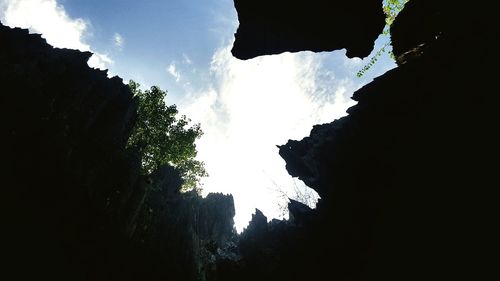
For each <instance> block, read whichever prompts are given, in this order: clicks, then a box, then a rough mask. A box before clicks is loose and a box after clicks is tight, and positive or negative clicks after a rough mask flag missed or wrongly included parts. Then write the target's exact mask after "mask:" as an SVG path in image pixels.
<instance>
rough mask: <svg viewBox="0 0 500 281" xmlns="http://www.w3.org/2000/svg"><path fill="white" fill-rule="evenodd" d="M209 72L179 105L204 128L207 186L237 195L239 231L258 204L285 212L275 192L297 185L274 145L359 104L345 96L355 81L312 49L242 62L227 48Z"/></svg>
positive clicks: (201, 149) (201, 147)
mask: <svg viewBox="0 0 500 281" xmlns="http://www.w3.org/2000/svg"><path fill="white" fill-rule="evenodd" d="M211 72H212V81H214V83H213V85H211V86H210V87H208V88H207V90H204V91H201V92H198V93H191V95H190V97H188V98H186V100H185V101H184V102H183V103H181V104H180V107H179V108H181V109H183V113H185V114H186V115H187V116H189V117H190V118H191V119H192V120H193V121H195V122H200V123H201V126H202V129H203V131H204V135H203V137H202V138H201V139H200V140H199V141H198V142H197V148H198V158H199V159H200V160H202V161H204V162H205V164H206V168H207V171H208V173H209V174H210V177H208V178H206V180H205V181H204V191H205V192H207V193H208V192H224V193H232V194H233V195H234V199H235V205H236V217H235V222H236V227H237V229H238V230H240V231H241V229H242V228H243V227H244V226H246V224H247V223H248V221H249V219H250V218H251V214H252V212H254V210H255V208H256V207H257V208H259V209H260V210H262V211H263V212H264V214H265V215H267V216H268V218H273V217H279V216H280V214H281V213H282V212H281V210H280V208H279V207H280V206H279V205H280V204H281V205H283V204H285V202H284V200H285V199H284V198H283V196H282V194H280V192H277V189H281V190H282V191H284V192H285V193H287V194H289V195H291V194H292V193H293V192H294V188H293V187H294V186H295V184H296V183H297V182H296V181H295V180H294V179H292V178H291V177H290V176H289V175H288V173H287V171H286V169H285V162H284V161H283V160H282V159H281V157H280V156H279V154H278V148H277V147H276V145H281V144H285V143H286V142H287V140H288V139H301V138H303V137H305V136H307V135H308V134H309V132H310V130H311V128H312V126H313V125H314V124H318V123H325V122H330V121H333V120H334V119H336V118H339V117H341V116H343V115H345V110H346V109H347V108H348V107H349V106H351V105H353V104H354V102H353V101H352V100H350V99H348V98H347V97H346V96H348V95H349V94H352V92H353V90H354V87H355V85H354V83H352V81H350V80H348V79H344V80H339V79H337V80H335V79H332V78H333V76H332V75H329V74H328V73H327V72H326V71H325V70H324V68H323V66H322V62H321V59H319V58H318V56H316V55H314V54H311V53H298V54H290V53H285V54H281V55H278V56H265V57H260V58H256V59H252V60H248V61H240V60H237V59H235V58H233V57H232V56H231V53H230V46H227V47H225V48H221V49H219V50H218V51H217V52H216V53H215V54H214V55H213V59H212V63H211ZM325 76H327V78H325ZM320 77H323V78H321V79H320ZM300 184H301V183H300Z"/></svg>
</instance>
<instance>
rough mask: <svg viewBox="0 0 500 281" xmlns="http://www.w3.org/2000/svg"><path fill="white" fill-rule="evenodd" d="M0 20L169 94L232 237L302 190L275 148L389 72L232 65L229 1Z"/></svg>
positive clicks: (294, 64) (13, 5)
mask: <svg viewBox="0 0 500 281" xmlns="http://www.w3.org/2000/svg"><path fill="white" fill-rule="evenodd" d="M0 20H1V21H2V23H4V24H7V25H9V26H16V27H23V28H29V29H30V31H31V32H34V33H41V34H42V36H43V37H44V38H46V39H47V41H48V42H49V43H50V44H52V45H54V46H56V47H64V48H74V49H79V50H84V51H89V50H90V51H92V52H93V53H94V56H93V57H92V58H91V59H90V60H89V65H90V66H92V67H96V68H101V69H109V73H110V75H118V76H120V77H122V78H123V79H124V81H128V79H133V80H135V81H137V82H139V83H140V84H142V86H144V87H150V86H153V85H157V86H160V87H161V88H162V89H165V90H168V92H169V93H168V95H167V101H166V102H167V104H173V103H175V104H177V105H178V108H179V109H180V111H181V113H183V114H186V115H187V116H188V117H189V118H191V119H192V120H193V121H194V122H197V123H201V127H202V129H203V131H204V135H203V137H202V138H201V139H200V140H199V142H197V148H198V154H199V155H198V158H199V159H200V160H202V161H204V162H205V164H206V168H207V171H208V173H209V174H210V177H208V178H206V179H205V181H204V186H203V188H204V193H205V194H206V193H209V192H223V193H232V194H233V197H234V200H235V207H236V217H235V224H236V228H237V230H238V231H241V230H242V229H243V228H244V227H245V226H246V225H247V224H248V221H249V220H250V218H251V214H252V213H253V212H254V211H255V208H258V209H260V210H261V211H262V212H263V213H264V214H265V215H266V216H267V218H268V219H272V218H280V217H282V216H283V215H284V213H283V210H282V206H285V205H286V198H285V197H284V196H283V195H284V194H286V195H288V196H290V197H293V196H294V193H296V190H304V189H306V188H307V187H305V186H304V185H303V184H302V183H301V182H300V181H299V180H296V179H292V178H291V177H290V176H289V175H288V173H287V171H286V169H285V162H284V161H283V160H282V159H281V157H280V156H279V155H278V148H277V147H276V145H282V144H285V143H286V142H287V140H288V139H302V138H303V137H305V136H307V135H309V132H310V130H311V129H312V126H313V125H315V124H318V123H326V122H331V121H333V120H334V119H337V118H339V117H341V116H343V115H345V110H346V109H347V108H348V107H349V106H352V105H353V104H354V102H353V101H352V100H350V96H351V95H352V94H353V92H354V91H355V90H356V89H358V88H359V87H361V86H362V85H364V84H366V83H367V82H369V81H371V79H372V78H373V77H375V76H378V75H380V74H381V73H383V72H385V71H387V70H388V69H390V68H393V67H394V66H395V64H394V63H393V62H391V61H390V59H389V58H388V57H382V58H381V59H380V60H379V62H378V63H377V64H376V65H375V66H374V67H373V69H372V70H370V71H369V72H368V73H367V74H365V76H364V77H363V78H357V77H356V72H357V71H358V70H359V69H361V68H362V67H363V66H364V65H365V64H366V63H367V60H368V59H369V57H368V58H367V59H365V60H361V59H347V58H346V57H345V52H344V51H336V52H332V53H318V54H315V53H311V52H301V53H294V54H290V53H284V54H281V55H276V56H265V57H259V58H255V59H252V60H248V61H241V60H238V59H235V58H234V57H232V56H231V53H230V49H231V46H232V42H233V34H234V32H236V28H237V26H238V20H237V15H236V11H235V10H234V6H233V2H232V0H206V1H196V0H171V1H161V0H156V1H153V0H151V1H136V0H108V1H102V0H0ZM332 36H335V35H332ZM387 40H388V39H387V38H383V37H381V38H379V40H377V42H376V46H375V51H376V50H378V48H379V46H381V45H382V44H384V43H385V42H386V41H387Z"/></svg>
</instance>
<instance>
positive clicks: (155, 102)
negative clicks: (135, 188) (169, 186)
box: [127, 80, 208, 191]
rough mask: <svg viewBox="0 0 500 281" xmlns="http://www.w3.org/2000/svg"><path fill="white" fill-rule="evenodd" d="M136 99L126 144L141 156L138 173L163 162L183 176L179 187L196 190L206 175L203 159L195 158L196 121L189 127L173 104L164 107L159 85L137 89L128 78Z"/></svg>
mask: <svg viewBox="0 0 500 281" xmlns="http://www.w3.org/2000/svg"><path fill="white" fill-rule="evenodd" d="M128 86H129V88H130V89H131V91H132V92H133V93H134V95H135V96H136V97H137V98H138V99H139V108H138V112H137V115H138V116H137V121H136V124H135V127H134V129H133V132H132V135H131V137H130V138H129V140H128V144H127V146H128V147H129V148H134V149H136V150H138V151H139V153H140V155H141V157H142V172H143V173H144V174H150V173H151V172H153V171H154V170H156V169H157V168H158V167H159V166H161V165H163V164H170V165H172V166H174V167H176V168H177V169H178V170H179V171H180V173H181V176H182V177H183V179H184V185H183V190H184V191H187V190H191V189H196V190H198V191H199V190H200V187H199V182H200V179H201V178H202V177H206V176H208V174H207V173H206V171H205V166H204V163H203V162H200V161H198V160H196V159H195V157H196V155H197V151H196V145H195V141H196V140H197V139H198V138H200V137H201V136H202V135H203V132H202V130H201V128H200V124H194V125H193V126H191V127H187V126H188V125H189V122H190V121H191V120H189V119H188V118H187V117H186V116H185V115H182V116H180V117H177V114H178V113H179V112H178V110H177V107H176V105H170V106H167V105H166V104H165V97H166V95H167V93H166V92H165V91H162V90H161V89H160V88H159V87H156V86H153V87H151V88H150V90H145V91H142V90H140V88H139V87H140V85H139V84H138V83H136V82H134V81H132V80H130V82H129V84H128Z"/></svg>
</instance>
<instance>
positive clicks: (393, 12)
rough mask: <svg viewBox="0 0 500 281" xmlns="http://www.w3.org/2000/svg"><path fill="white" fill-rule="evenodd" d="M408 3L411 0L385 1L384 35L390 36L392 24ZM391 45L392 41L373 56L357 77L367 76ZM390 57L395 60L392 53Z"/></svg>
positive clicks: (390, 52)
mask: <svg viewBox="0 0 500 281" xmlns="http://www.w3.org/2000/svg"><path fill="white" fill-rule="evenodd" d="M408 1H410V0H384V1H383V4H382V5H383V6H382V8H383V10H384V14H385V26H384V30H383V31H382V34H384V35H389V34H390V32H391V25H392V23H393V22H394V20H395V19H396V17H397V16H398V14H399V12H401V10H403V8H404V7H405V4H406V3H408ZM390 45H391V42H390V41H389V42H387V43H385V44H384V46H382V48H380V49H379V50H378V51H377V52H376V53H375V55H373V56H372V57H371V58H370V61H369V62H368V64H366V65H365V66H364V67H363V68H362V69H361V70H360V71H358V73H357V74H356V75H357V76H358V77H361V76H363V75H364V74H365V72H367V71H368V70H369V69H370V68H371V67H372V66H373V65H374V64H375V63H376V62H377V61H378V59H379V58H380V56H382V54H383V53H385V52H386V50H387V49H388V48H390ZM389 55H390V56H391V58H393V59H394V54H393V53H392V51H389Z"/></svg>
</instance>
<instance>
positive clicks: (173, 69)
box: [167, 63, 181, 82]
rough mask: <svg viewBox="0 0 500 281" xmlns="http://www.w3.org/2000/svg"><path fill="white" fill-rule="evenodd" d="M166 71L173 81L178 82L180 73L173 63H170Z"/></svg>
mask: <svg viewBox="0 0 500 281" xmlns="http://www.w3.org/2000/svg"><path fill="white" fill-rule="evenodd" d="M167 72H168V73H169V74H170V75H172V76H173V77H174V78H175V82H179V81H180V80H181V74H180V73H179V71H178V70H177V67H176V66H175V63H171V64H170V65H169V66H168V67H167Z"/></svg>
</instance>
